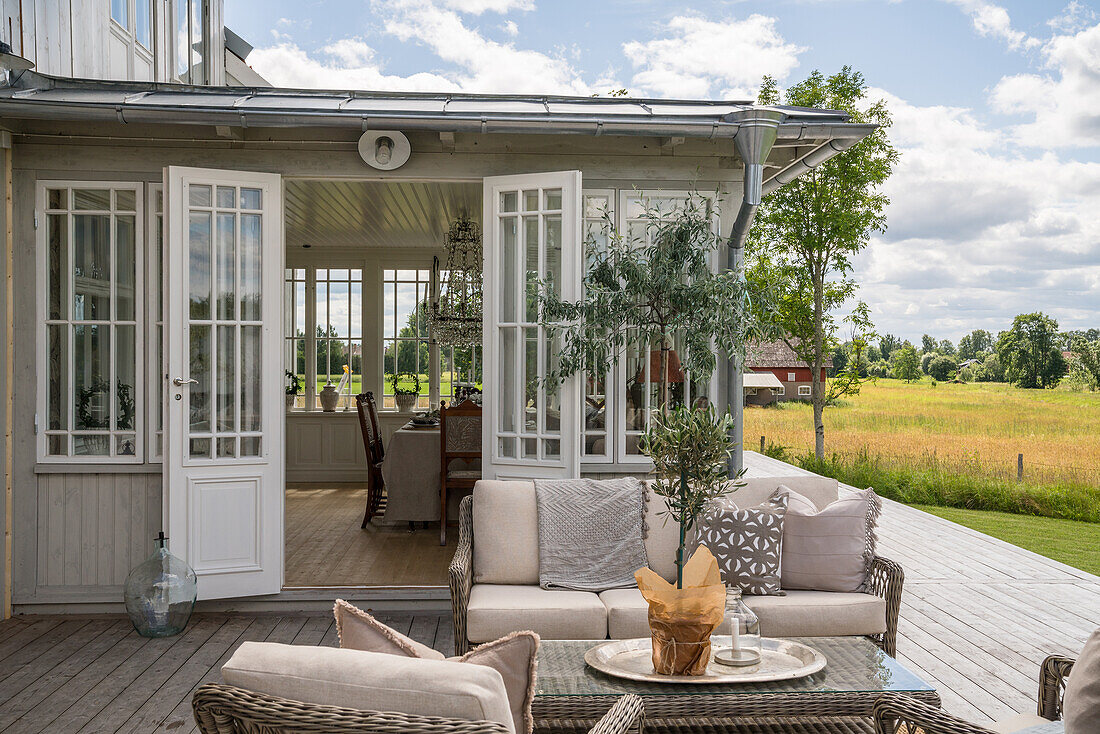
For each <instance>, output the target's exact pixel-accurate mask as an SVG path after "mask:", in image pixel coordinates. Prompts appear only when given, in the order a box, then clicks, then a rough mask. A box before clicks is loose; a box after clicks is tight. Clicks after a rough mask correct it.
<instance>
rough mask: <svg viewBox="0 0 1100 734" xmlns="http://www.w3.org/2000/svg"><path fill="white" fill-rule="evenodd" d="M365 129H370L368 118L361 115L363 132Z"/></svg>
mask: <svg viewBox="0 0 1100 734" xmlns="http://www.w3.org/2000/svg"><path fill="white" fill-rule="evenodd" d="M367 130H370V118H369V117H367V116H365V115H364V116H363V132H366V131H367Z"/></svg>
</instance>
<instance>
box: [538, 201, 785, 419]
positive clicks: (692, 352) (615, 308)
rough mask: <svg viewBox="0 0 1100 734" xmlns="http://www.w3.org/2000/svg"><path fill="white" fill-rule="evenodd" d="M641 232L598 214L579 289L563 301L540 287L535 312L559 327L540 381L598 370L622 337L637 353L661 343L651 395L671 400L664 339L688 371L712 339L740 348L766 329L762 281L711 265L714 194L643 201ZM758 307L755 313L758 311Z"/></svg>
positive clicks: (708, 368) (710, 348)
mask: <svg viewBox="0 0 1100 734" xmlns="http://www.w3.org/2000/svg"><path fill="white" fill-rule="evenodd" d="M642 221H643V223H644V228H645V231H646V233H647V234H648V237H647V238H645V239H641V238H629V237H626V236H624V235H622V234H620V233H619V232H618V231H616V230H615V228H614V226H613V224H612V222H611V221H610V219H608V220H607V222H606V225H605V226H606V228H607V230H608V239H607V243H606V246H605V247H602V248H598V247H595V246H594V243H590V247H589V251H588V253H587V258H588V260H587V262H588V266H587V271H586V273H585V277H584V298H583V300H581V301H578V302H575V303H570V302H565V301H562V300H560V299H559V298H558V297H557V296H556V295H555V294H554V292H553V290H552V289H550V288H547V287H542V288H540V289H539V301H540V303H541V306H542V309H541V310H542V319H541V320H542V322H543V323H544V324H547V325H548V326H551V327H552V328H553V329H556V330H559V332H560V333H561V335H562V339H561V350H560V352H559V359H558V360H557V363H556V364H553V365H551V370H550V375H549V376H548V381H550V382H554V381H560V380H563V379H564V378H565V377H567V376H568V375H571V374H574V373H576V372H580V371H582V370H587V371H588V372H589V373H596V374H599V373H603V372H606V371H607V369H609V368H610V366H611V364H612V362H613V361H614V360H615V359H616V357H617V355H618V354H620V353H621V351H622V350H623V349H624V347H625V346H626V344H627V342H628V341H629V342H630V343H631V344H633V345H635V346H636V347H637V348H638V349H639V350H641V351H642V352H643V353H645V352H647V351H648V350H649V349H660V350H661V353H660V357H661V367H660V372H659V375H658V377H659V378H662V379H660V383H659V384H660V389H659V402H658V404H659V405H660V406H661V408H662V410H665V409H667V408H668V407H669V381H668V379H667V378H668V376H669V371H668V367H667V365H668V364H669V361H668V360H669V359H670V357H669V349H670V348H671V347H672V344H673V339H674V337H675V338H677V339H678V340H680V342H681V343H682V344H683V345H684V349H683V350H682V352H681V353H680V354H679V355H678V356H679V358H680V362H681V364H682V366H683V368H684V369H685V370H686V371H687V373H688V375H689V376H690V379H692V380H705V379H708V378H709V377H710V375H711V374H712V373H713V372H714V369H715V367H716V366H717V354H716V348H717V349H721V350H723V351H725V352H726V353H727V354H733V355H743V354H744V349H745V344H746V343H747V342H748V341H750V340H755V339H767V338H770V337H771V336H773V334H774V332H773V331H772V330H770V327H769V324H770V323H771V322H772V321H773V319H771V317H770V313H771V308H772V307H771V306H770V305H769V302H768V300H767V298H766V294H767V288H766V287H765V288H763V289H761V290H759V291H756V290H754V289H753V287H752V284H749V283H747V282H746V281H745V280H744V279H743V278H741V277H740V275H739V274H738V273H736V272H734V271H731V270H721V271H719V272H718V273H713V272H711V269H710V258H711V255H712V253H713V252H714V251H715V250H719V249H722V248H724V246H725V243H724V240H723V239H721V238H720V236H719V235H718V233H716V232H715V231H714V228H713V225H712V223H713V202H712V201H711V200H710V199H708V198H706V197H703V196H700V195H699V194H691V195H690V196H688V198H687V200H686V201H685V202H684V204H683V206H681V207H678V208H677V209H676V211H675V212H668V211H659V210H656V209H648V210H647V211H645V212H644V213H643V215H642ZM757 317H759V318H757Z"/></svg>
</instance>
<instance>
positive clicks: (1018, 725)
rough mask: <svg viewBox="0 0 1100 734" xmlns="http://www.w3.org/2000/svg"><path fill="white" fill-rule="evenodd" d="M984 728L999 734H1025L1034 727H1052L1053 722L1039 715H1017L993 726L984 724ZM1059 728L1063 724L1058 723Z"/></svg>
mask: <svg viewBox="0 0 1100 734" xmlns="http://www.w3.org/2000/svg"><path fill="white" fill-rule="evenodd" d="M983 726H985V728H987V729H989V730H990V731H993V732H997V734H1024V732H1026V731H1027V730H1028V729H1031V728H1032V727H1036V726H1051V722H1050V721H1049V720H1047V719H1044V718H1043V717H1042V716H1039V715H1038V714H1016V715H1015V716H1010V717H1008V718H1007V719H1002V720H1001V721H996V722H994V723H992V724H984V725H983ZM1057 726H1059V727H1060V726H1062V722H1058V724H1057ZM1066 731H1067V732H1068V731H1069V730H1068V729H1067V730H1066Z"/></svg>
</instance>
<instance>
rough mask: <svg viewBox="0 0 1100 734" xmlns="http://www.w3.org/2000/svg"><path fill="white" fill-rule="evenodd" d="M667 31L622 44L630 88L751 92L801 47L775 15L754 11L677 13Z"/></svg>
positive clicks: (785, 67) (664, 93)
mask: <svg viewBox="0 0 1100 734" xmlns="http://www.w3.org/2000/svg"><path fill="white" fill-rule="evenodd" d="M668 30H669V34H668V35H666V36H664V37H662V38H654V39H652V40H649V41H631V42H629V43H625V44H623V53H624V54H625V55H626V57H627V58H628V59H629V60H630V62H631V64H632V65H633V66H634V69H635V73H634V77H633V79H632V80H631V86H630V90H631V92H634V93H640V94H649V95H654V96H660V97H682V98H683V97H688V98H690V97H698V98H705V97H713V96H715V95H718V96H723V97H751V96H753V93H754V91H755V90H756V88H757V87H758V86H759V84H760V79H761V77H763V76H764V75H765V74H771V75H772V76H775V77H777V78H779V79H782V78H785V77H786V76H787V75H788V74H790V72H791V71H792V70H793V69H794V68H795V67H796V66H798V55H799V54H800V53H802V52H803V51H804V50H805V49H804V48H802V47H799V46H796V45H794V44H792V43H788V42H787V41H785V40H784V39H783V37H782V36H781V35H780V34H779V31H778V30H777V29H776V19H775V18H772V17H768V16H764V15H760V14H753V15H750V16H749V17H747V18H745V19H743V20H736V19H729V20H722V21H711V20H707V19H705V18H701V17H697V16H686V15H679V16H676V17H674V18H672V20H670V21H669V23H668Z"/></svg>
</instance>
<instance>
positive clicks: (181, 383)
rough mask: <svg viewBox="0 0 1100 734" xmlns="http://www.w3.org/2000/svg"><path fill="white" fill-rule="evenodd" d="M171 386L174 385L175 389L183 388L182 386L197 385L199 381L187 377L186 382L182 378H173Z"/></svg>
mask: <svg viewBox="0 0 1100 734" xmlns="http://www.w3.org/2000/svg"><path fill="white" fill-rule="evenodd" d="M172 384H173V385H175V386H176V387H183V386H184V385H198V384H199V381H198V380H193V379H191V378H190V377H188V378H187V379H186V380H185V379H183V378H182V377H173V378H172Z"/></svg>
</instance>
